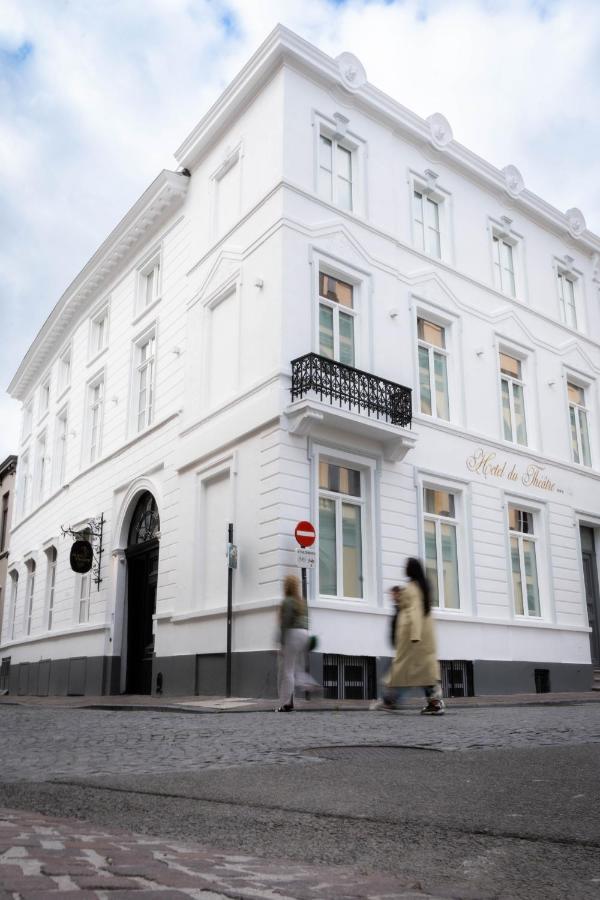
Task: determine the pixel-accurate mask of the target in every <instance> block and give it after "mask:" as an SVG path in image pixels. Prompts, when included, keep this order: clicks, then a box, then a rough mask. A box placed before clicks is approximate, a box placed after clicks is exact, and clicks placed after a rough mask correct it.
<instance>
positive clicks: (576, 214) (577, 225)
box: [565, 206, 585, 238]
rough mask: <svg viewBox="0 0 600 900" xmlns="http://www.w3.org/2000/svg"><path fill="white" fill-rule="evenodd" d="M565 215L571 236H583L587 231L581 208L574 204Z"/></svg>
mask: <svg viewBox="0 0 600 900" xmlns="http://www.w3.org/2000/svg"><path fill="white" fill-rule="evenodd" d="M565 216H566V217H567V228H568V229H569V234H570V235H571V237H574V238H577V237H581V235H582V234H583V232H584V231H585V219H584V216H583V213H582V212H581V210H580V209H577V207H576V206H573V207H571V209H568V210H567V211H566V213H565Z"/></svg>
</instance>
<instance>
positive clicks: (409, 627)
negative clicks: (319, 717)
mask: <svg viewBox="0 0 600 900" xmlns="http://www.w3.org/2000/svg"><path fill="white" fill-rule="evenodd" d="M406 575H407V577H408V579H409V582H408V584H407V585H406V587H404V588H399V587H396V588H392V596H393V598H394V602H395V604H396V607H397V609H398V616H397V617H396V634H395V645H396V656H395V658H394V660H393V662H392V665H391V666H390V670H389V672H388V674H387V676H386V677H385V678H384V690H383V699H382V700H381V702H380V703H378V704H377V706H376V708H377V709H397V708H398V702H399V700H400V698H401V696H402V694H403V693H404V689H405V688H413V687H422V688H423V689H424V691H425V696H426V698H427V705H426V706H424V707H423V709H422V710H421V713H422V714H423V715H431V716H443V715H444V701H443V700H442V691H441V685H440V664H439V662H438V658H437V646H436V642H435V633H434V626H433V620H432V617H431V592H430V587H429V583H428V581H427V578H426V576H425V572H424V571H423V566H422V565H421V563H420V562H419V560H418V559H409V560H408V561H407V563H406Z"/></svg>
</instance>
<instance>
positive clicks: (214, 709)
mask: <svg viewBox="0 0 600 900" xmlns="http://www.w3.org/2000/svg"><path fill="white" fill-rule="evenodd" d="M371 703H372V701H370V700H328V699H316V700H315V699H312V700H297V701H296V709H297V711H298V712H300V711H301V712H366V711H368V709H369V705H370V704H371ZM579 703H600V691H582V692H565V693H556V694H498V695H489V696H481V697H451V698H449V699H447V700H446V705H447V708H448V709H450V710H451V709H487V708H489V707H494V706H505V707H518V706H573V705H574V704H579ZM422 704H423V700H422V698H421V697H412V698H409V699H408V700H407V702H406V705H407V706H408V707H413V708H415V709H417V708H418V707H420V706H422ZM3 705H4V706H6V705H8V706H15V705H16V706H34V707H43V708H46V709H52V708H56V709H65V708H67V709H102V710H110V711H115V712H116V711H119V710H129V711H131V710H147V709H151V710H154V711H159V712H180V713H181V712H186V713H242V712H271V711H272V710H273V709H274V708H275V706H276V705H277V700H276V699H256V698H253V697H229V698H227V697H223V696H211V697H197V696H192V697H151V696H148V695H134V694H115V695H112V696H104V697H29V696H17V695H6V696H3V697H0V707H1V706H3Z"/></svg>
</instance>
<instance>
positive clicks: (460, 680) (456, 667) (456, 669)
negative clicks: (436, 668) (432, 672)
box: [440, 659, 474, 697]
mask: <svg viewBox="0 0 600 900" xmlns="http://www.w3.org/2000/svg"><path fill="white" fill-rule="evenodd" d="M440 668H441V670H442V693H443V695H444V697H473V696H474V692H473V663H472V662H468V661H467V660H464V659H444V660H440Z"/></svg>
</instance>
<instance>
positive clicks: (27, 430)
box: [21, 400, 33, 441]
mask: <svg viewBox="0 0 600 900" xmlns="http://www.w3.org/2000/svg"><path fill="white" fill-rule="evenodd" d="M32 424H33V400H30V401H29V403H26V404H25V406H24V407H23V429H22V433H21V440H23V441H24V440H25V438H28V437H29V435H30V434H31V426H32Z"/></svg>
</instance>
